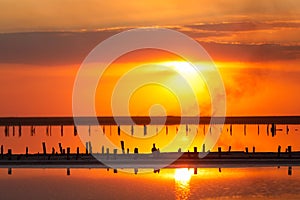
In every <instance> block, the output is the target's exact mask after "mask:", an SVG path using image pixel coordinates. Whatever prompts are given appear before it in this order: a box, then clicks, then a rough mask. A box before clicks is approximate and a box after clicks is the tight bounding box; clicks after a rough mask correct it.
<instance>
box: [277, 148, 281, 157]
mask: <svg viewBox="0 0 300 200" xmlns="http://www.w3.org/2000/svg"><path fill="white" fill-rule="evenodd" d="M280 152H281V146H280V145H278V155H277V157H278V158H280Z"/></svg>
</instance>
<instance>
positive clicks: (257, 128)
mask: <svg viewBox="0 0 300 200" xmlns="http://www.w3.org/2000/svg"><path fill="white" fill-rule="evenodd" d="M257 135H259V125H257Z"/></svg>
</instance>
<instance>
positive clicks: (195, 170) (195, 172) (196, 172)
mask: <svg viewBox="0 0 300 200" xmlns="http://www.w3.org/2000/svg"><path fill="white" fill-rule="evenodd" d="M197 169H198V168H197V167H195V168H194V174H195V175H196V174H198V171H197Z"/></svg>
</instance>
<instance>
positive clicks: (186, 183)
mask: <svg viewBox="0 0 300 200" xmlns="http://www.w3.org/2000/svg"><path fill="white" fill-rule="evenodd" d="M192 174H193V170H192V169H187V168H180V169H179V168H178V169H175V173H174V180H175V195H176V199H188V198H189V196H190V180H191V177H192Z"/></svg>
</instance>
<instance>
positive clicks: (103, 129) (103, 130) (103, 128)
mask: <svg viewBox="0 0 300 200" xmlns="http://www.w3.org/2000/svg"><path fill="white" fill-rule="evenodd" d="M102 132H103V134H105V126H104V125H103V126H102Z"/></svg>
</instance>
